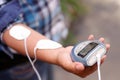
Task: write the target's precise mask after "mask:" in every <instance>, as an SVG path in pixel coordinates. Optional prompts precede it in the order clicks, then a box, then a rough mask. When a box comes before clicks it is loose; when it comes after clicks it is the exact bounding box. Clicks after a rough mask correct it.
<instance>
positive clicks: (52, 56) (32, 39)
mask: <svg viewBox="0 0 120 80" xmlns="http://www.w3.org/2000/svg"><path fill="white" fill-rule="evenodd" d="M17 25H20V26H23V27H25V28H27V29H28V30H30V32H31V34H30V35H29V36H28V38H27V41H26V42H27V43H26V44H27V50H28V53H29V55H30V57H34V48H35V46H36V44H37V42H38V41H39V40H41V39H48V38H46V37H45V36H43V35H41V34H40V33H38V32H36V31H34V30H32V29H31V28H29V27H27V26H26V25H24V24H17ZM9 31H10V29H8V30H6V31H5V32H4V33H3V41H4V42H5V43H6V44H7V45H8V46H10V47H11V48H13V49H15V50H16V51H18V52H19V53H20V54H22V55H26V52H25V46H24V40H17V39H15V38H13V37H12V36H11V35H10V34H9ZM48 45H49V44H48ZM41 46H43V45H41ZM62 49H64V48H59V49H54V50H41V49H37V54H36V55H37V58H38V59H39V60H42V61H45V62H48V63H53V64H56V61H57V54H58V53H59V52H60V51H61V50H62Z"/></svg>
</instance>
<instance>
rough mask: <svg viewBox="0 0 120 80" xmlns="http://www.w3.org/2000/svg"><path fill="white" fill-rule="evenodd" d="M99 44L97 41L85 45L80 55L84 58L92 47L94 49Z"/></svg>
mask: <svg viewBox="0 0 120 80" xmlns="http://www.w3.org/2000/svg"><path fill="white" fill-rule="evenodd" d="M97 45H98V44H97V43H95V42H92V43H89V44H88V45H87V46H86V47H84V48H83V49H82V50H81V51H80V52H79V53H78V56H81V57H82V58H84V57H85V56H86V55H87V54H88V53H89V52H90V51H91V50H92V49H94V48H95V47H96V46H97Z"/></svg>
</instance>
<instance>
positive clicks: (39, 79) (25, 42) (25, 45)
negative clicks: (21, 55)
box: [24, 38, 41, 80]
mask: <svg viewBox="0 0 120 80" xmlns="http://www.w3.org/2000/svg"><path fill="white" fill-rule="evenodd" d="M24 47H25V52H26V55H27V57H28V59H29V61H30V63H31V65H32V67H33V70H34V71H35V73H36V75H37V77H38V80H41V77H40V75H39V73H38V71H37V69H36V68H35V66H34V63H33V62H32V60H31V58H30V56H29V53H28V50H27V41H26V38H25V39H24Z"/></svg>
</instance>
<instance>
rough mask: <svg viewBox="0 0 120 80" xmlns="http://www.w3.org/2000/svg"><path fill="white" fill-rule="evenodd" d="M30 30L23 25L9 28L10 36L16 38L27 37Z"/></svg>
mask: <svg viewBox="0 0 120 80" xmlns="http://www.w3.org/2000/svg"><path fill="white" fill-rule="evenodd" d="M30 33H31V32H30V30H28V29H27V28H25V27H22V26H21V25H15V26H13V27H12V28H11V29H10V32H9V34H10V36H12V37H13V38H15V39H17V40H23V39H25V38H27V37H28V36H29V35H30Z"/></svg>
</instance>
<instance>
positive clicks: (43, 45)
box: [36, 39, 62, 49]
mask: <svg viewBox="0 0 120 80" xmlns="http://www.w3.org/2000/svg"><path fill="white" fill-rule="evenodd" d="M60 47H62V45H61V44H59V43H57V42H55V41H52V40H47V39H42V40H39V41H38V42H37V44H36V48H38V49H57V48H60Z"/></svg>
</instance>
